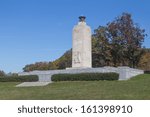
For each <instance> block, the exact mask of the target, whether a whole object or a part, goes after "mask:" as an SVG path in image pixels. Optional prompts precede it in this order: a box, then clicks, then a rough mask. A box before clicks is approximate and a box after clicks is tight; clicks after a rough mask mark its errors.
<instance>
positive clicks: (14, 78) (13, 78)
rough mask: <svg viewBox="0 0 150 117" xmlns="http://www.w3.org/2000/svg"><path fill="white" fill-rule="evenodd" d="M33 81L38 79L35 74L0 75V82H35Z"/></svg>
mask: <svg viewBox="0 0 150 117" xmlns="http://www.w3.org/2000/svg"><path fill="white" fill-rule="evenodd" d="M35 81H38V76H37V75H28V76H5V77H0V82H35Z"/></svg>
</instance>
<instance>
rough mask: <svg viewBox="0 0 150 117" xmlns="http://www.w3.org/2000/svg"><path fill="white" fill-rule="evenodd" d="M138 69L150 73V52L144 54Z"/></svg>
mask: <svg viewBox="0 0 150 117" xmlns="http://www.w3.org/2000/svg"><path fill="white" fill-rule="evenodd" d="M138 67H139V68H140V69H143V70H146V71H150V52H146V53H144V54H143V56H142V57H141V58H140V61H139V64H138Z"/></svg>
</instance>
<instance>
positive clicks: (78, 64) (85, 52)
mask: <svg viewBox="0 0 150 117" xmlns="http://www.w3.org/2000/svg"><path fill="white" fill-rule="evenodd" d="M79 18H80V21H79V22H78V25H76V26H75V27H74V28H73V37H72V38H73V47H72V68H91V67H92V54H91V53H92V50H91V29H90V27H89V26H88V25H86V22H85V17H84V16H81V17H79Z"/></svg>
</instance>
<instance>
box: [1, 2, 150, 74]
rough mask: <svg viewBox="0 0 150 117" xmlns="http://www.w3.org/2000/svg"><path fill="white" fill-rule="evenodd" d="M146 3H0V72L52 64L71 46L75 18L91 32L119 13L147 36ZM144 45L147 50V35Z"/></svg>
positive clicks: (148, 14) (149, 12) (149, 24)
mask: <svg viewBox="0 0 150 117" xmlns="http://www.w3.org/2000/svg"><path fill="white" fill-rule="evenodd" d="M149 5H150V1H149V0H0V69H2V70H4V71H5V72H19V71H22V68H23V67H24V66H25V65H26V64H31V63H34V62H38V61H53V60H55V59H56V58H58V57H60V56H61V55H62V54H63V53H64V52H65V51H66V50H68V49H70V48H71V46H72V28H73V26H74V25H75V24H76V23H77V21H78V16H79V15H82V14H83V15H85V16H86V17H87V23H88V25H90V26H91V28H92V30H94V29H95V28H97V27H98V26H99V25H106V24H107V23H108V22H110V21H112V20H113V19H114V18H115V17H116V16H118V15H121V13H122V12H129V13H131V14H132V15H133V19H134V21H135V22H136V23H138V24H139V25H140V27H141V28H144V29H146V33H147V34H148V35H150V7H149ZM144 46H146V47H147V48H150V38H149V36H148V37H147V38H146V39H145V42H144Z"/></svg>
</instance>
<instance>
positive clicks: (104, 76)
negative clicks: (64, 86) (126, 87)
mask: <svg viewBox="0 0 150 117" xmlns="http://www.w3.org/2000/svg"><path fill="white" fill-rule="evenodd" d="M118 79H119V74H117V73H80V74H55V75H53V76H52V81H98V80H118Z"/></svg>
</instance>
